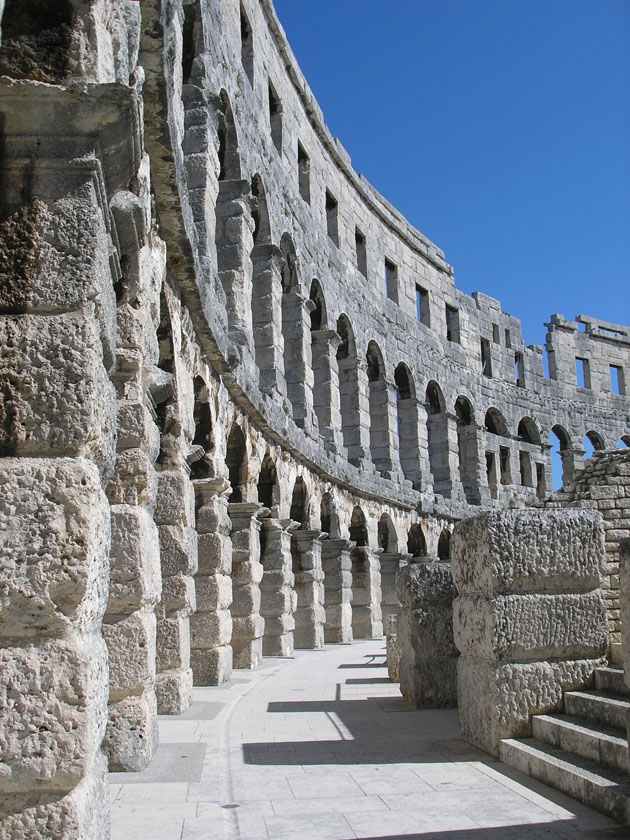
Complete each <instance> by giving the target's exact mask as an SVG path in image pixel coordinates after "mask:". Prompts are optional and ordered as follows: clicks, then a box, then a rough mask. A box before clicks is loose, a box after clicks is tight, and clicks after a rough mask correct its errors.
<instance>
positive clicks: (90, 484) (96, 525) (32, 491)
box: [0, 458, 110, 638]
mask: <svg viewBox="0 0 630 840" xmlns="http://www.w3.org/2000/svg"><path fill="white" fill-rule="evenodd" d="M109 542H110V524H109V506H108V504H107V500H106V498H105V496H104V494H103V492H102V490H101V483H100V479H99V474H98V470H97V469H96V467H95V466H94V464H92V463H90V462H89V461H83V460H78V459H70V458H63V459H62V458H60V459H55V460H50V459H39V458H28V459H27V458H19V459H17V458H16V459H14V458H3V459H2V460H0V637H14V638H17V637H29V636H34V635H35V634H38V633H45V634H51V635H52V634H54V633H61V632H63V631H65V630H68V629H69V628H71V627H74V628H75V629H77V630H79V631H81V632H92V630H93V629H95V628H96V627H97V626H98V624H99V623H100V620H101V617H102V615H103V612H104V610H105V603H106V599H107V580H108V576H109V561H108V559H107V554H108V551H109Z"/></svg>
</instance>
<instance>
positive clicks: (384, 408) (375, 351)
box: [365, 341, 392, 471]
mask: <svg viewBox="0 0 630 840" xmlns="http://www.w3.org/2000/svg"><path fill="white" fill-rule="evenodd" d="M365 358H366V362H367V375H368V388H369V407H370V452H371V455H372V461H373V463H374V466H375V467H376V469H377V470H379V471H384V470H390V469H391V467H392V463H391V457H390V450H389V444H390V440H389V411H388V405H387V384H386V382H385V365H384V364H383V355H382V353H381V351H380V348H379V346H378V344H377V343H376V342H375V341H370V343H369V344H368V348H367V353H366V356H365Z"/></svg>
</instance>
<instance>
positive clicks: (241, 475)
mask: <svg viewBox="0 0 630 840" xmlns="http://www.w3.org/2000/svg"><path fill="white" fill-rule="evenodd" d="M225 463H226V466H227V468H228V475H229V478H230V484H231V485H232V495H231V496H230V502H231V503H235V502H244V501H246V495H247V481H248V475H247V447H246V444H245V435H244V434H243V432H242V430H241V427H240V426H239V425H238V424H237V423H234V425H233V426H232V428H231V430H230V434H229V437H228V440H227V450H226V455H225Z"/></svg>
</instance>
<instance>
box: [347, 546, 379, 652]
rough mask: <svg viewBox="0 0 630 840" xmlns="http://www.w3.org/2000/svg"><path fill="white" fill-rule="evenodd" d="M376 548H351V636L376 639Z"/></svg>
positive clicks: (377, 617) (377, 564)
mask: <svg viewBox="0 0 630 840" xmlns="http://www.w3.org/2000/svg"><path fill="white" fill-rule="evenodd" d="M380 553H381V549H380V548H376V549H375V548H369V547H368V546H357V547H356V548H354V549H353V550H352V553H351V555H350V556H351V558H352V634H353V636H354V638H355V639H380V638H381V637H382V636H383V620H382V616H381V571H380V564H379V554H380Z"/></svg>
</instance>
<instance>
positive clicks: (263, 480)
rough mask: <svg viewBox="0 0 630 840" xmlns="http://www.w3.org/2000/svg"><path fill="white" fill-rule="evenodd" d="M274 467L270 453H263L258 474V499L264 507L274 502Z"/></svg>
mask: <svg viewBox="0 0 630 840" xmlns="http://www.w3.org/2000/svg"><path fill="white" fill-rule="evenodd" d="M276 481H277V476H276V467H275V464H274V463H273V460H272V458H271V455H269V454H267V455H265V457H264V459H263V462H262V466H261V468H260V474H259V476H258V487H257V489H258V501H259V502H260V504H261V505H264V506H265V507H268V508H270V507H273V506H274V505H275V503H276V499H275V495H276Z"/></svg>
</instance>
